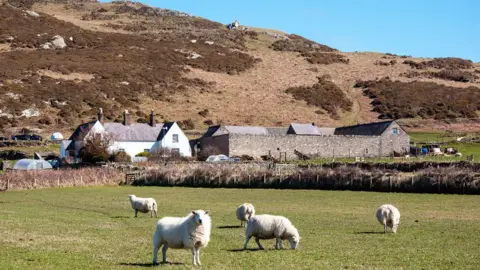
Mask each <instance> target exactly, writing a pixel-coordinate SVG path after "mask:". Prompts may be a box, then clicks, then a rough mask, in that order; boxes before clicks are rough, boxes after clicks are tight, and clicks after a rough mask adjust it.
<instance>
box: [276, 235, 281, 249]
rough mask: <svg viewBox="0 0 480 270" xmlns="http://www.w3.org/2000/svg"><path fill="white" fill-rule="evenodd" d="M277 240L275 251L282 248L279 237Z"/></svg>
mask: <svg viewBox="0 0 480 270" xmlns="http://www.w3.org/2000/svg"><path fill="white" fill-rule="evenodd" d="M275 240H276V241H275V249H279V248H280V238H278V237H277V238H276V239H275Z"/></svg>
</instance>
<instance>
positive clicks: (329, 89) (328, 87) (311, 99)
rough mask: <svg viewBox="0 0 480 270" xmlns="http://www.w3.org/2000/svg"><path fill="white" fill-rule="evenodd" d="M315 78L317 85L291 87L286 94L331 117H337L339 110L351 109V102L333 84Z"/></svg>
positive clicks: (322, 78)
mask: <svg viewBox="0 0 480 270" xmlns="http://www.w3.org/2000/svg"><path fill="white" fill-rule="evenodd" d="M317 78H318V83H316V84H314V85H312V86H299V87H291V88H288V89H287V90H286V92H287V93H289V94H292V95H293V97H294V98H295V99H298V100H304V101H306V102H307V104H308V105H312V106H317V107H320V108H322V109H324V110H326V111H327V112H328V113H330V114H331V115H332V117H338V113H339V110H345V111H349V110H350V109H351V108H352V106H353V103H352V101H350V100H349V99H348V97H347V96H346V95H345V93H344V92H343V91H342V90H341V89H340V88H339V87H338V86H337V85H336V84H335V83H333V82H332V81H331V80H328V79H327V78H326V77H324V76H322V77H317Z"/></svg>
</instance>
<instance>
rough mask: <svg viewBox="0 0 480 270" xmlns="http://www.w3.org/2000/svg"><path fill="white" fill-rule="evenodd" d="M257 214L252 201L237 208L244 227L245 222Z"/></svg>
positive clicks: (241, 224) (238, 217)
mask: <svg viewBox="0 0 480 270" xmlns="http://www.w3.org/2000/svg"><path fill="white" fill-rule="evenodd" d="M253 216H255V207H253V205H252V204H251V203H244V204H242V205H240V206H239V207H238V208H237V219H238V220H240V227H243V222H244V221H248V220H249V219H250V218H251V217H253Z"/></svg>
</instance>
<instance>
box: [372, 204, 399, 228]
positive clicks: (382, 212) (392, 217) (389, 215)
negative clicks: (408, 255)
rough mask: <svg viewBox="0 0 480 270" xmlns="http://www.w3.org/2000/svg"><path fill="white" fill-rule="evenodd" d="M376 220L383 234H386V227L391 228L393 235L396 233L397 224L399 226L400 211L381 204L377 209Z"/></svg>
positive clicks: (391, 206) (389, 205)
mask: <svg viewBox="0 0 480 270" xmlns="http://www.w3.org/2000/svg"><path fill="white" fill-rule="evenodd" d="M376 216H377V219H378V221H379V222H380V224H382V225H383V233H387V226H388V227H390V228H392V232H393V233H397V228H398V224H400V211H398V209H397V208H396V207H395V206H393V205H391V204H383V205H381V206H380V207H379V208H378V209H377V214H376Z"/></svg>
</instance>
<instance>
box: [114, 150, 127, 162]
mask: <svg viewBox="0 0 480 270" xmlns="http://www.w3.org/2000/svg"><path fill="white" fill-rule="evenodd" d="M110 160H111V161H113V162H131V161H132V158H131V157H130V155H129V154H127V153H126V152H123V151H122V152H116V153H115V154H113V155H111V156H110Z"/></svg>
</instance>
